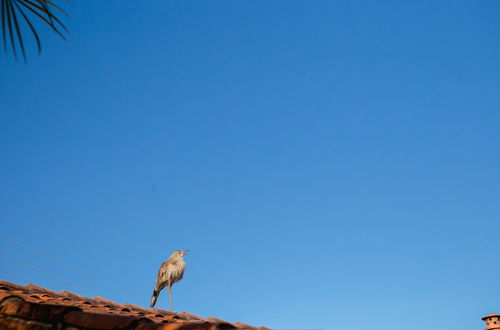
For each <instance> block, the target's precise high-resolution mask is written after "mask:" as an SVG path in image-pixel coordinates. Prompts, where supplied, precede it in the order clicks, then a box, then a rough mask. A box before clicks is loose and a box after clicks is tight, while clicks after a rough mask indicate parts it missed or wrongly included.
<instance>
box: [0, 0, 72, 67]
mask: <svg viewBox="0 0 500 330" xmlns="http://www.w3.org/2000/svg"><path fill="white" fill-rule="evenodd" d="M0 1H1V2H2V3H1V6H0V10H1V20H2V37H3V46H4V51H5V53H7V52H8V48H9V47H10V48H11V50H12V53H13V55H14V57H15V58H17V54H18V49H19V50H20V51H21V54H22V56H23V58H24V61H25V62H27V57H26V47H25V42H24V36H23V30H24V29H25V26H23V24H21V23H22V22H23V21H24V23H25V25H27V27H28V29H29V31H30V32H31V34H32V35H33V37H34V38H35V41H36V46H37V49H38V53H41V51H42V44H41V41H40V36H39V34H38V32H37V28H36V27H35V24H34V21H33V18H34V17H36V18H37V19H38V21H39V22H43V23H45V24H46V25H48V26H49V27H50V28H51V30H52V31H54V32H55V33H57V34H58V35H59V36H60V37H62V38H63V39H66V37H65V33H68V29H67V28H66V26H65V25H64V24H63V23H62V21H61V20H60V19H59V18H58V17H57V16H56V15H55V14H54V11H57V12H58V13H59V14H62V15H64V16H68V14H67V13H66V12H65V11H64V10H63V9H62V8H61V7H60V6H59V5H57V4H55V3H54V2H53V1H54V0H52V1H51V0H0ZM19 16H21V17H22V19H21V18H20V17H19Z"/></svg>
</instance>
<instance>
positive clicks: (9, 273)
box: [0, 269, 29, 283]
mask: <svg viewBox="0 0 500 330" xmlns="http://www.w3.org/2000/svg"><path fill="white" fill-rule="evenodd" d="M0 272H2V273H4V274H7V275H9V276H11V277H14V278H17V279H18V280H21V281H23V282H26V283H29V281H27V280H25V279H24V278H22V277H20V276H17V275H16V274H12V273H11V272H8V271H6V270H3V269H0Z"/></svg>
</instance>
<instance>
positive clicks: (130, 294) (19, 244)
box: [0, 234, 144, 300]
mask: <svg viewBox="0 0 500 330" xmlns="http://www.w3.org/2000/svg"><path fill="white" fill-rule="evenodd" d="M0 238H1V239H3V240H5V241H7V242H10V243H12V244H15V245H17V246H20V247H22V248H23V249H26V250H28V251H30V252H31V253H34V254H37V255H39V256H41V257H44V258H46V259H49V260H50V261H52V262H54V263H58V264H60V265H62V266H64V267H66V268H68V269H70V270H72V271H74V272H77V273H80V274H83V275H85V276H87V277H90V278H91V279H93V280H94V281H97V282H100V283H101V284H104V285H106V286H108V287H110V288H113V289H115V290H118V291H121V292H124V293H126V294H128V295H129V296H133V297H134V298H138V299H140V300H143V299H144V297H141V296H139V295H137V294H135V293H133V292H131V291H128V290H127V289H123V288H121V287H119V286H116V285H114V284H113V283H111V282H108V281H106V280H103V279H101V278H99V277H97V276H95V275H93V274H90V273H87V272H86V271H83V270H80V269H78V268H76V267H73V266H71V265H68V264H67V263H65V262H63V261H61V260H58V259H56V258H54V257H51V256H49V255H47V254H45V253H42V252H40V251H37V250H35V249H33V248H30V247H28V246H26V245H24V244H22V243H20V242H18V241H16V240H13V239H12V238H9V237H7V236H5V235H2V234H0Z"/></svg>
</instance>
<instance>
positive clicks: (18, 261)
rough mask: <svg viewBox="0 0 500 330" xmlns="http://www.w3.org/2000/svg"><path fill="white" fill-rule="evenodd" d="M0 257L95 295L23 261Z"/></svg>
mask: <svg viewBox="0 0 500 330" xmlns="http://www.w3.org/2000/svg"><path fill="white" fill-rule="evenodd" d="M0 257H4V258H7V259H10V260H12V261H14V262H17V263H18V264H20V265H23V266H25V267H28V268H31V269H33V270H34V271H37V272H39V273H41V274H44V275H45V276H48V277H51V278H53V279H55V280H57V281H60V282H64V283H66V284H69V285H71V286H74V287H75V288H78V289H79V290H80V291H84V292H87V293H90V294H91V295H94V296H95V295H96V294H95V293H93V292H91V291H89V290H86V289H84V288H82V287H81V286H79V285H78V284H75V283H73V282H70V281H68V280H65V279H62V278H60V277H57V276H56V275H53V274H51V273H49V272H46V271H44V270H41V269H40V268H36V267H35V266H33V265H30V264H28V263H26V262H24V261H21V260H19V259H17V258H14V257H11V256H9V255H7V254H3V253H0Z"/></svg>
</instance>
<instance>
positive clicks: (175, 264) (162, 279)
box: [150, 250, 187, 310]
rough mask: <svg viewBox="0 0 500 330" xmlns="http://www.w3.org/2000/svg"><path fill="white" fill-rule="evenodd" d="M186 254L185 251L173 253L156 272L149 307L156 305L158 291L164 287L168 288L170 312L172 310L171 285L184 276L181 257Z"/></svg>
mask: <svg viewBox="0 0 500 330" xmlns="http://www.w3.org/2000/svg"><path fill="white" fill-rule="evenodd" d="M186 254H187V253H186V251H182V250H178V251H175V252H174V253H172V255H171V256H170V258H168V260H167V261H165V262H164V263H163V264H162V265H161V267H160V270H159V271H158V277H157V279H156V285H155V288H154V290H153V296H152V297H151V304H150V306H151V307H153V306H154V305H155V304H156V299H158V296H159V295H160V291H161V290H163V288H164V287H166V286H168V295H169V298H170V310H172V309H173V306H172V295H171V289H172V284H174V283H175V282H178V281H180V280H182V277H183V276H184V271H185V270H186V263H185V262H184V259H183V256H184V255H186Z"/></svg>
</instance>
